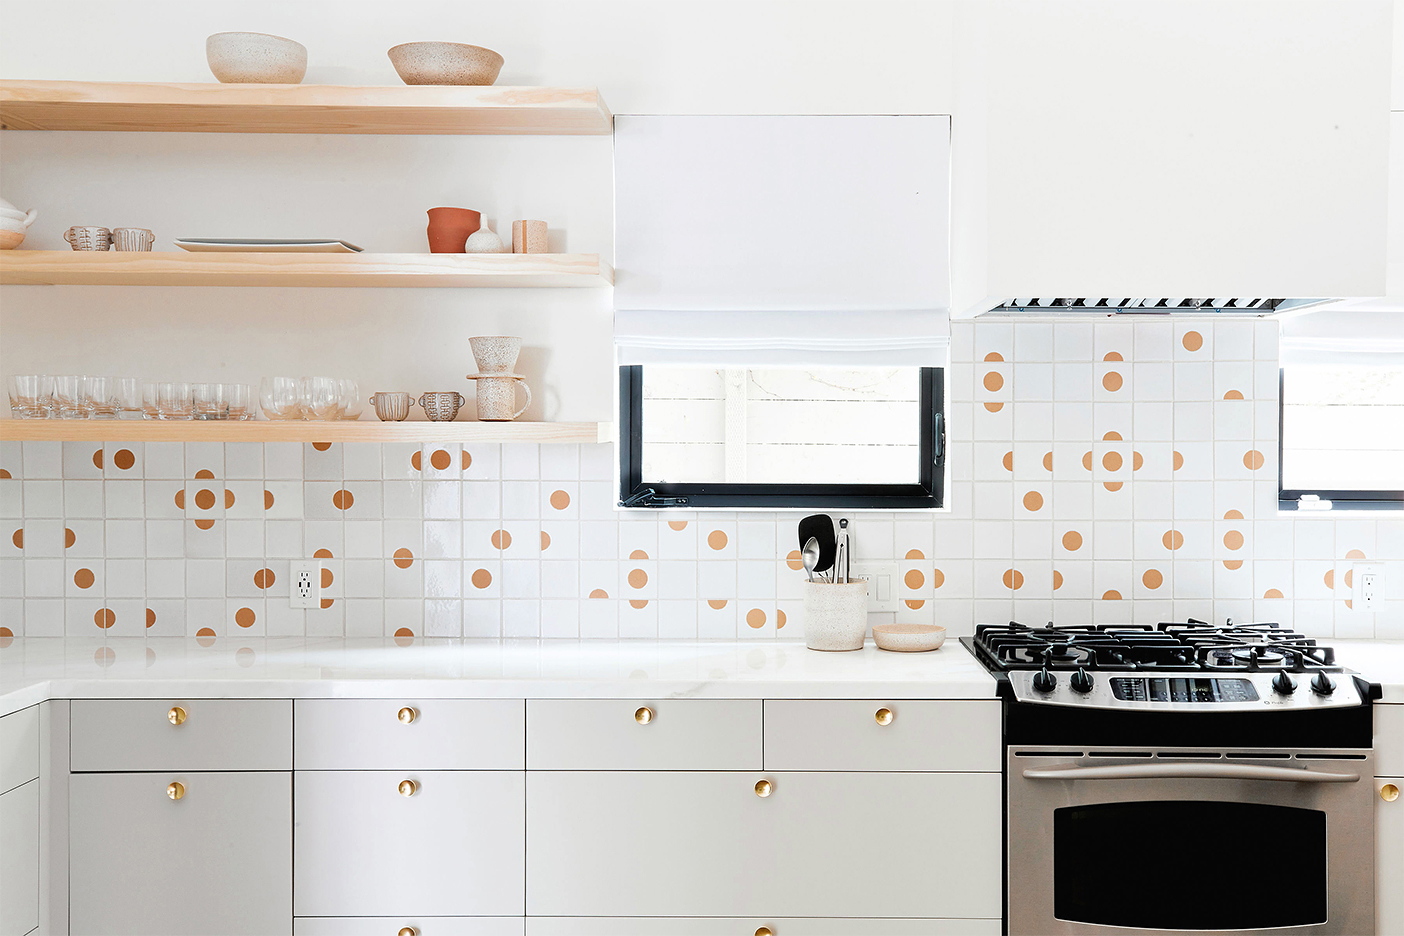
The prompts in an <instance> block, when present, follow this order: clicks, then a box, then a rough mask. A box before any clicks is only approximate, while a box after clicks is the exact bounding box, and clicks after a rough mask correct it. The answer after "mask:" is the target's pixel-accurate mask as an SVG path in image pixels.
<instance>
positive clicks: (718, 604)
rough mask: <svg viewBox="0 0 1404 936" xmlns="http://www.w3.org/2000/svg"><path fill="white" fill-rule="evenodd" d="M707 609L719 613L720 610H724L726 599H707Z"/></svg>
mask: <svg viewBox="0 0 1404 936" xmlns="http://www.w3.org/2000/svg"><path fill="white" fill-rule="evenodd" d="M707 607H709V608H711V609H712V610H713V611H720V610H721V609H722V608H725V607H726V599H725V598H708V599H707Z"/></svg>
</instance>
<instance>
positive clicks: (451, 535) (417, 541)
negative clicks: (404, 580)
mask: <svg viewBox="0 0 1404 936" xmlns="http://www.w3.org/2000/svg"><path fill="white" fill-rule="evenodd" d="M435 522H436V523H438V524H440V525H441V526H447V527H450V528H451V530H450V531H449V532H448V535H447V536H444V537H443V539H444V540H445V541H446V542H445V543H444V545H445V547H448V548H451V549H453V551H454V552H453V554H451V555H448V556H425V553H424V543H425V537H426V530H425V527H426V524H423V523H420V522H418V521H415V520H386V521H385V524H384V527H383V537H384V538H383V540H382V544H381V549H382V550H383V552H381V555H382V556H386V557H389V558H394V559H401V558H405V557H404V556H403V555H402V553H401V550H408V551H409V558H411V559H413V558H417V557H420V556H423V557H424V558H426V559H429V558H433V559H457V558H458V556H459V551H460V550H461V549H462V548H463V543H462V538H461V537H460V536H459V535H457V534H458V529H457V526H458V525H457V524H455V523H453V522H452V521H449V520H443V521H435Z"/></svg>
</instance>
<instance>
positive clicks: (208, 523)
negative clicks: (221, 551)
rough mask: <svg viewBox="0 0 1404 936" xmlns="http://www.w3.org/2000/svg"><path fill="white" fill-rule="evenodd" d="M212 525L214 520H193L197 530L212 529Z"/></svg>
mask: <svg viewBox="0 0 1404 936" xmlns="http://www.w3.org/2000/svg"><path fill="white" fill-rule="evenodd" d="M214 525H215V522H214V521H213V520H196V521H195V529H197V530H213V529H214Z"/></svg>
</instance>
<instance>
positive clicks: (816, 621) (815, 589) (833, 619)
mask: <svg viewBox="0 0 1404 936" xmlns="http://www.w3.org/2000/svg"><path fill="white" fill-rule="evenodd" d="M801 587H802V588H803V590H804V645H805V646H806V647H808V648H809V649H811V650H861V649H863V638H864V637H865V635H866V634H867V632H868V583H867V581H865V580H863V579H859V580H858V581H856V582H849V583H847V584H846V585H837V584H834V583H833V582H805V583H804V584H803V585H802V586H801Z"/></svg>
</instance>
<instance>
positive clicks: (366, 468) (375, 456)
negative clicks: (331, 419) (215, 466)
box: [225, 442, 382, 481]
mask: <svg viewBox="0 0 1404 936" xmlns="http://www.w3.org/2000/svg"><path fill="white" fill-rule="evenodd" d="M228 458H229V453H228V451H227V450H226V451H225V459H226V461H227V460H228ZM341 458H342V471H343V473H344V476H345V477H346V478H347V479H348V480H352V481H379V480H380V478H381V474H382V467H381V462H380V445H379V444H377V443H374V442H347V443H345V444H344V445H343V446H342V450H341Z"/></svg>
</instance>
